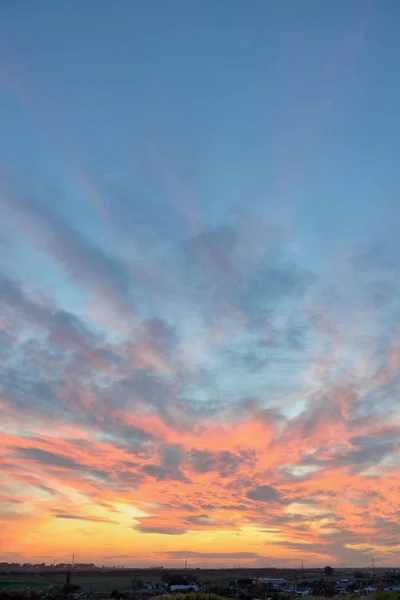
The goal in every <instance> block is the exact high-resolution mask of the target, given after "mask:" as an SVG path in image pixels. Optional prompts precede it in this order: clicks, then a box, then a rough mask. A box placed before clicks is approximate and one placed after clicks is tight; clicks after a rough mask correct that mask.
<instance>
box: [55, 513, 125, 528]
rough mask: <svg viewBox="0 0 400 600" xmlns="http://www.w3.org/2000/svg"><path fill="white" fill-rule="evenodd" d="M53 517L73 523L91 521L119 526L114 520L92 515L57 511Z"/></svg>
mask: <svg viewBox="0 0 400 600" xmlns="http://www.w3.org/2000/svg"><path fill="white" fill-rule="evenodd" d="M52 515H53V516H54V517H55V518H56V519H67V520H68V519H70V520H72V521H90V522H93V523H109V524H110V525H119V522H118V521H113V520H112V519H106V518H104V517H96V516H91V515H77V514H70V513H64V512H57V511H53V512H52Z"/></svg>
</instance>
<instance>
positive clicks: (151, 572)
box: [0, 569, 353, 592]
mask: <svg viewBox="0 0 400 600" xmlns="http://www.w3.org/2000/svg"><path fill="white" fill-rule="evenodd" d="M166 570H167V569H165V571H166ZM163 572H164V571H163V570H159V569H129V570H122V571H113V570H105V571H90V572H89V571H88V572H85V571H73V572H72V578H71V582H72V583H75V584H77V585H79V586H80V587H81V589H82V591H92V592H111V591H112V590H114V589H118V590H120V591H121V590H124V589H129V588H131V586H132V580H134V579H135V580H141V581H143V582H144V583H146V582H147V583H157V582H160V581H161V576H162V573H163ZM174 573H181V574H184V575H186V576H188V577H189V578H190V576H191V575H194V576H196V577H197V578H198V580H199V581H200V583H206V582H211V583H222V582H225V581H229V580H230V581H233V580H236V579H239V578H240V579H241V578H256V577H284V578H286V579H288V580H292V579H293V578H294V577H296V578H297V579H298V580H301V579H305V580H306V579H308V580H314V579H317V578H318V577H319V576H320V575H321V571H320V570H318V569H310V570H304V572H301V571H299V570H296V571H295V570H292V569H282V570H281V569H279V570H278V569H274V570H271V569H195V570H193V571H192V570H190V569H187V570H185V571H183V570H182V571H180V570H174ZM352 575H353V569H348V570H335V573H334V576H333V577H332V580H336V579H340V578H342V577H351V576H352ZM65 578H66V573H65V572H64V573H63V572H58V573H51V572H45V573H36V572H24V573H18V572H17V573H12V574H5V573H0V591H1V590H12V589H18V590H21V589H24V590H27V589H31V590H44V589H48V588H50V587H51V586H52V587H55V586H60V587H61V586H62V585H64V583H65Z"/></svg>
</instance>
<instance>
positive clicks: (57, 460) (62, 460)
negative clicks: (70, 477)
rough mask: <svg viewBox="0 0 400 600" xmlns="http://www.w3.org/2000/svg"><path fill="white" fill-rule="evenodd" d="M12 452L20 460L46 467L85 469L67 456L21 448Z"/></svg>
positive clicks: (38, 449) (36, 449)
mask: <svg viewBox="0 0 400 600" xmlns="http://www.w3.org/2000/svg"><path fill="white" fill-rule="evenodd" d="M12 450H13V451H14V452H15V454H16V455H17V456H18V457H20V458H25V459H28V460H34V461H37V462H40V463H42V464H44V465H49V466H51V467H57V468H60V469H71V470H81V469H82V468H83V466H82V465H80V464H78V463H77V462H75V461H74V460H72V459H70V458H68V457H66V456H61V455H59V454H54V453H53V452H48V451H47V450H41V449H40V448H21V447H16V446H15V447H14V448H12Z"/></svg>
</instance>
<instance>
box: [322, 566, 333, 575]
mask: <svg viewBox="0 0 400 600" xmlns="http://www.w3.org/2000/svg"><path fill="white" fill-rule="evenodd" d="M324 573H325V575H332V574H333V569H332V567H330V566H329V565H327V566H326V567H325V569H324Z"/></svg>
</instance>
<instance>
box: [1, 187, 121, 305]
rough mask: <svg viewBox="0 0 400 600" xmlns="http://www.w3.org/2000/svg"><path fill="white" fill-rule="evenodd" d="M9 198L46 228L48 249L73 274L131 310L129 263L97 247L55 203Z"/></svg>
mask: <svg viewBox="0 0 400 600" xmlns="http://www.w3.org/2000/svg"><path fill="white" fill-rule="evenodd" d="M16 197H17V196H16V195H15V196H14V199H13V200H12V201H11V200H9V201H8V202H9V203H11V204H12V207H13V208H16V209H17V210H19V211H21V212H22V214H24V215H27V216H28V217H29V218H30V219H31V220H32V221H34V222H36V223H37V224H38V225H39V227H40V229H41V230H43V232H44V238H43V239H44V240H46V237H47V238H48V236H49V235H50V239H47V241H45V243H46V245H47V248H48V250H49V251H50V252H51V253H52V255H53V256H54V258H55V259H56V260H57V261H58V262H59V264H60V265H62V266H63V267H64V268H65V269H66V270H67V272H68V274H69V275H70V276H72V277H73V278H75V279H76V280H77V281H79V283H83V284H84V285H88V286H89V287H91V288H92V289H93V290H94V291H96V292H101V293H105V295H106V296H107V297H108V298H113V299H114V301H115V302H116V304H117V305H118V307H119V309H123V310H127V311H131V309H132V303H131V275H130V272H129V270H128V268H127V267H126V265H125V264H124V263H123V261H121V260H120V259H118V258H117V257H115V256H111V255H108V254H107V253H106V252H104V251H103V250H102V249H100V248H99V247H96V246H95V245H94V244H93V243H92V242H91V241H90V240H89V239H88V238H86V237H85V236H84V235H83V234H82V233H80V232H79V231H78V230H77V229H75V228H74V227H73V226H72V225H71V224H70V223H69V222H68V220H67V219H66V218H65V217H64V216H63V215H62V214H61V213H60V212H57V211H56V209H55V208H54V203H53V206H52V207H50V205H49V204H45V203H44V202H39V201H37V200H36V199H34V198H32V197H30V198H29V200H27V199H23V198H22V197H21V196H19V198H18V200H17V199H16Z"/></svg>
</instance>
